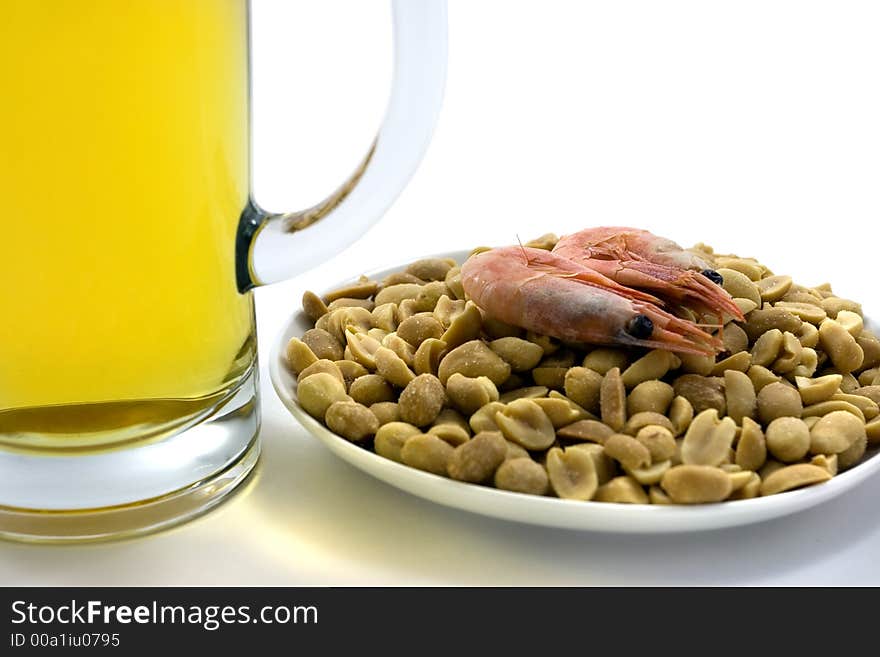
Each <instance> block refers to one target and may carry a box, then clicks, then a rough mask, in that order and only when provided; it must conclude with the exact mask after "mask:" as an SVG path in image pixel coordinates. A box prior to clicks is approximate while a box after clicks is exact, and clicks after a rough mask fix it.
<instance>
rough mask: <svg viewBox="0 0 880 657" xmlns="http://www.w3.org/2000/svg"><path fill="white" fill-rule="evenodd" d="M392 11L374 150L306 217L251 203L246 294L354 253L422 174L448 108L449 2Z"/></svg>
mask: <svg viewBox="0 0 880 657" xmlns="http://www.w3.org/2000/svg"><path fill="white" fill-rule="evenodd" d="M391 4H392V20H393V24H394V74H393V78H392V85H391V98H390V100H389V103H388V108H387V109H386V112H385V117H384V119H383V121H382V126H381V127H380V128H379V132H378V134H377V136H376V139H375V141H374V142H373V145H372V147H371V148H370V150H369V152H368V153H367V155H366V157H364V159H363V160H362V161H361V163H360V164H359V165H358V167H357V169H355V171H354V173H353V174H352V175H351V176H350V177H349V178H348V180H346V181H345V182H344V183H342V185H340V186H339V188H338V189H337V190H336V191H335V192H333V193H332V194H331V195H330V196H328V197H327V198H326V199H324V200H323V201H321V202H320V203H318V204H317V205H315V206H313V207H311V208H308V209H307V210H301V211H299V212H288V213H278V214H273V213H268V212H266V211H264V210H262V209H261V208H260V207H259V206H257V205H256V204H255V203H254V202H253V200H251V201H250V202H249V204H248V207H247V208H246V209H245V211H244V212H243V213H242V217H241V221H240V224H239V230H238V236H237V239H236V277H237V282H238V289H239V290H240V291H241V292H245V291H247V290H250V289H251V288H253V287H256V286H257V285H264V284H267V283H274V282H277V281H281V280H284V279H285V278H290V277H291V276H294V275H296V274H298V273H300V272H302V271H305V270H306V269H309V268H311V267H314V266H316V265H319V264H321V263H323V262H325V261H326V260H328V259H330V258H331V257H333V256H335V255H337V254H338V253H339V252H340V251H342V250H343V249H345V248H346V247H348V246H350V245H351V244H352V243H353V242H354V241H355V240H357V238H358V237H360V236H361V235H363V234H364V233H365V232H366V231H367V229H368V228H369V227H370V226H372V225H373V224H374V223H375V222H376V221H377V220H378V219H379V218H380V217H381V216H382V215H383V214H384V213H385V211H386V210H387V209H388V207H389V206H390V205H391V204H392V203H393V202H394V200H395V199H396V198H397V196H398V195H399V194H400V192H401V191H402V190H403V188H404V187H405V186H406V184H407V182H409V179H410V177H411V176H412V174H413V173H414V172H415V170H416V168H417V167H418V165H419V162H420V161H421V159H422V156H423V155H424V153H425V150H426V149H427V147H428V143H429V142H430V140H431V133H432V132H433V129H434V124H435V123H436V121H437V116H438V115H439V113H440V105H441V103H442V100H443V87H444V84H445V81H446V0H392V3H391ZM303 233H307V234H306V235H305V237H303V235H302V234H303Z"/></svg>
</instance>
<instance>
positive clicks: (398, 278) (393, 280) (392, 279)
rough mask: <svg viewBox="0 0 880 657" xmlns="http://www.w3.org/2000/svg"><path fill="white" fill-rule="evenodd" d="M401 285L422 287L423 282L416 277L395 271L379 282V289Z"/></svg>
mask: <svg viewBox="0 0 880 657" xmlns="http://www.w3.org/2000/svg"><path fill="white" fill-rule="evenodd" d="M403 283H406V284H410V283H413V284H415V285H424V284H425V281H423V280H422V279H421V278H419V277H418V276H413V275H412V274H407V273H406V272H405V271H396V272H392V273H391V274H388V276H386V277H385V278H383V279H382V280H381V281H380V282H379V289H382V288H386V287H391V286H392V285H401V284H403Z"/></svg>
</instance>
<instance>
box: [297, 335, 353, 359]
mask: <svg viewBox="0 0 880 657" xmlns="http://www.w3.org/2000/svg"><path fill="white" fill-rule="evenodd" d="M302 341H303V342H304V343H305V344H307V345H308V347H309V349H311V350H312V353H313V354H315V356H317V357H318V358H326V359H327V360H341V359H342V351H343V346H342V344H341V343H340V342H339V340H337V339H336V338H334V337H333V336H332V335H331V334H330V333H329V331H325V330H323V329H318V328H313V329H309V330H308V331H306V332H305V333H303V337H302Z"/></svg>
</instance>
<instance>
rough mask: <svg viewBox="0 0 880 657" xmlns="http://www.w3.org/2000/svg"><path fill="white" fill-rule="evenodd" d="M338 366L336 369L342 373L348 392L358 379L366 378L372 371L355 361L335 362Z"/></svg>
mask: <svg viewBox="0 0 880 657" xmlns="http://www.w3.org/2000/svg"><path fill="white" fill-rule="evenodd" d="M333 362H334V363H335V364H336V367H338V368H339V371H340V372H341V373H342V378H343V380H344V381H345V388H346V390H347V389H349V388H351V384H352V383H354V381H355V379H358V378H360V377H362V376H366V375H367V374H369V373H370V371H369V370H368V369H367V368H366V367H364V366H363V365H361V364H360V363H358V362H355V361H353V360H345V359H343V360H335V361H333Z"/></svg>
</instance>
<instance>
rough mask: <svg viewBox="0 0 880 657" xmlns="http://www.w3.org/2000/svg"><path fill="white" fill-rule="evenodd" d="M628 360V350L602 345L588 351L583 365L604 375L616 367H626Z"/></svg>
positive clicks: (621, 368)
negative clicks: (608, 347)
mask: <svg viewBox="0 0 880 657" xmlns="http://www.w3.org/2000/svg"><path fill="white" fill-rule="evenodd" d="M627 360H628V358H627V355H626V352H624V351H622V350H620V349H607V348H605V347H600V348H599V349H593V351H591V352H590V353H588V354H587V355H586V357H585V358H584V362H583V363H582V365H583V366H584V367H587V368H589V369H591V370H593V371H594V372H598V373H599V374H601V375H602V376H604V375H605V374H607V373H608V371H609V370H612V369H614V368H615V367H616V368H617V369H619V370H621V371H622V370H624V369H626V364H627Z"/></svg>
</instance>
